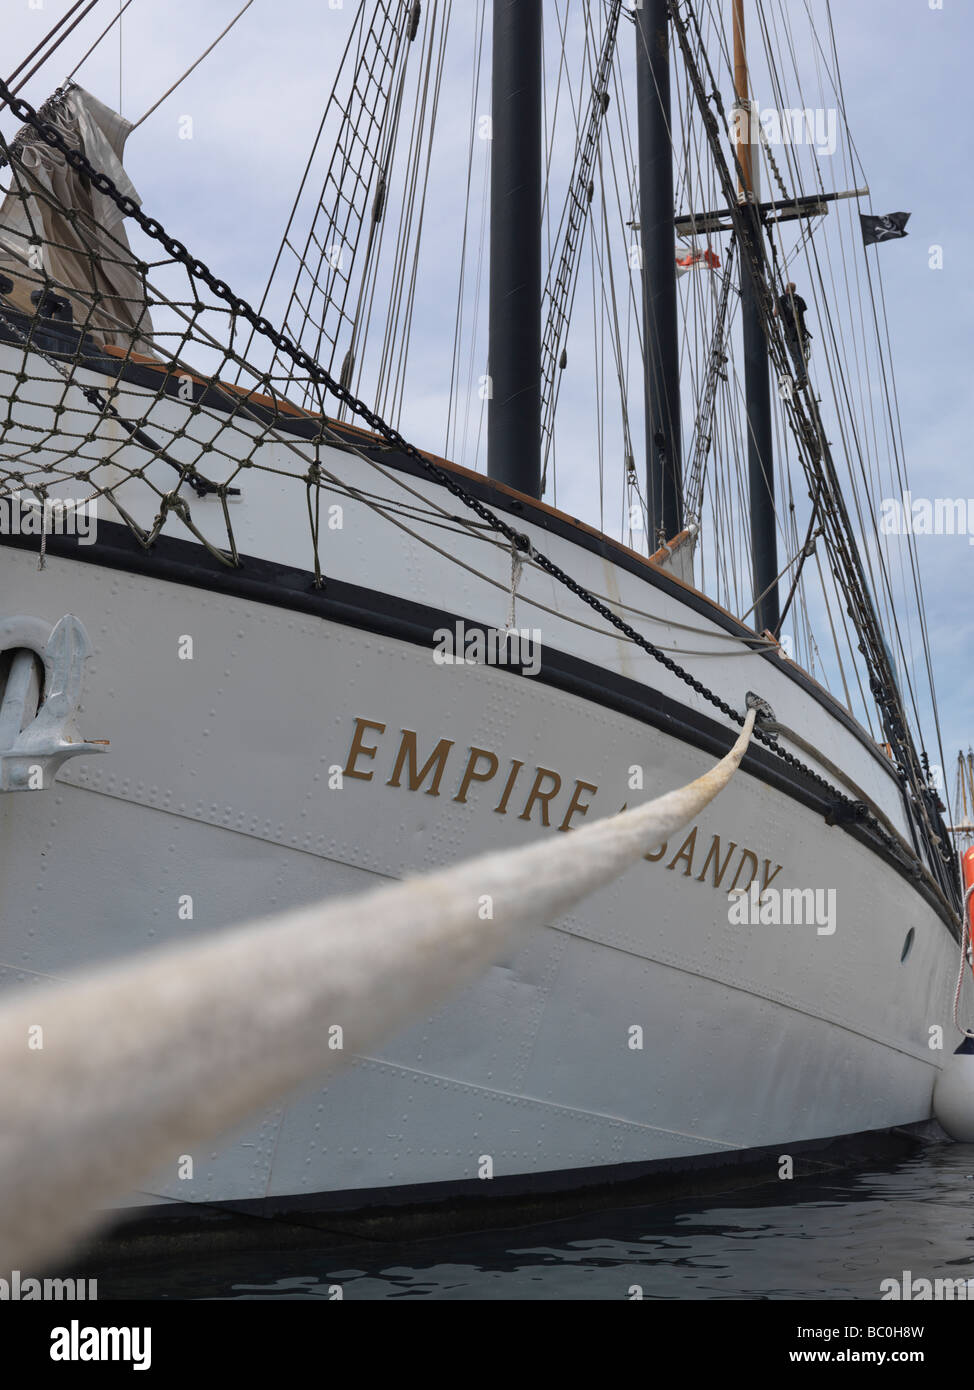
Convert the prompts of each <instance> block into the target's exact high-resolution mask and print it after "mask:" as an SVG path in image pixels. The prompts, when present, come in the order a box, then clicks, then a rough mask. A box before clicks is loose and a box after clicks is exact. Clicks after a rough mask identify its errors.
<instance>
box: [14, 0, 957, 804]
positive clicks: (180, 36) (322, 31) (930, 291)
mask: <svg viewBox="0 0 974 1390" xmlns="http://www.w3.org/2000/svg"><path fill="white" fill-rule="evenodd" d="M440 2H441V3H446V0H440ZM119 3H121V0H100V3H99V4H98V5H97V6H96V7H95V11H94V12H93V13H92V15H91V16H90V17H88V18H86V19H85V20H84V21H83V23H82V24H81V25H80V26H79V27H78V29H77V30H75V32H74V33H73V34H72V35H71V36H70V37H69V38H68V39H67V40H66V42H65V43H64V45H63V47H62V48H61V49H60V50H59V52H58V53H57V55H55V57H54V58H53V60H52V61H51V63H50V64H49V65H48V66H47V67H46V68H45V69H44V70H42V72H41V73H39V74H38V75H37V76H36V77H35V78H33V79H32V80H31V81H30V82H28V84H27V85H26V87H25V88H24V91H23V92H22V94H21V95H23V96H25V97H26V98H27V99H28V100H30V101H31V102H32V103H33V104H35V105H37V104H39V103H40V102H41V101H42V100H43V99H44V97H45V96H47V95H49V93H50V91H51V90H52V89H53V87H54V86H55V85H56V84H57V83H58V82H59V81H60V80H61V79H62V78H63V77H64V76H65V75H66V74H67V73H68V72H70V71H71V69H72V68H73V67H74V65H75V63H77V61H78V60H79V59H80V58H81V57H82V55H83V54H84V52H85V50H86V49H87V48H88V46H89V45H90V44H91V43H92V42H93V41H94V39H95V38H96V37H97V35H98V33H99V32H100V31H101V29H102V28H103V27H104V26H105V25H106V24H107V23H108V22H109V20H110V19H111V18H112V16H113V14H114V13H115V12H116V11H117V9H118V6H119ZM242 3H243V0H207V4H206V5H205V6H204V5H201V4H200V3H199V0H132V3H131V4H130V6H129V8H128V10H127V11H126V13H125V15H124V17H123V19H122V21H121V24H120V26H116V29H115V30H114V31H113V32H112V34H111V35H110V36H109V37H108V38H106V39H105V40H104V42H103V43H102V44H101V45H100V46H99V47H98V48H97V49H96V51H95V52H94V53H93V54H92V56H91V57H90V58H88V59H87V61H86V62H85V63H84V65H83V67H82V68H81V70H80V71H79V73H78V75H77V77H78V80H79V81H80V82H81V83H82V84H83V85H84V86H86V87H87V88H88V89H89V90H90V91H92V92H93V93H94V94H95V95H97V96H98V97H99V98H100V99H101V100H103V101H105V102H106V103H108V104H109V105H112V106H114V107H116V109H120V110H121V111H122V113H123V114H124V115H125V116H127V117H128V118H129V119H130V120H133V121H136V120H138V119H139V118H140V117H141V116H142V115H143V113H144V112H145V111H147V110H148V108H149V107H151V106H152V105H153V104H154V103H155V101H156V100H157V99H158V98H159V97H160V96H161V95H162V94H163V92H165V90H166V89H167V88H168V87H169V86H170V85H171V84H172V83H173V82H174V81H175V80H176V79H177V78H178V77H179V76H180V75H181V74H182V73H183V72H184V71H185V69H186V68H187V67H188V66H189V65H190V63H192V62H193V61H194V60H195V59H196V58H197V57H198V56H199V55H200V53H201V52H202V51H203V49H205V48H206V46H207V45H208V44H209V43H210V42H211V41H212V40H213V39H214V38H216V36H217V35H218V34H219V33H220V31H221V30H222V29H223V28H224V26H225V25H226V24H227V23H229V21H230V20H231V19H232V17H233V16H234V14H236V12H237V11H238V10H239V9H240V7H241V4H242ZM426 3H427V6H428V5H429V4H431V3H433V0H426ZM453 3H454V10H455V13H456V15H457V17H458V23H460V21H461V20H462V21H463V22H465V23H466V31H469V34H470V37H469V39H468V38H463V37H461V39H460V40H459V41H458V46H457V47H456V48H454V49H453V50H451V66H450V69H449V71H448V72H447V74H446V77H445V80H444V89H443V97H442V103H443V111H444V114H445V116H446V119H445V120H443V121H441V123H440V125H441V128H442V137H440V136H439V135H438V139H439V140H440V143H439V144H438V146H437V159H436V162H435V167H434V169H433V172H432V176H431V192H430V203H431V206H434V207H435V208H436V209H437V216H435V217H432V216H431V217H430V218H429V219H428V222H427V226H426V229H425V230H424V257H425V259H424V263H423V264H424V273H423V276H421V279H420V286H419V291H418V295H417V303H416V310H415V316H414V326H413V339H414V342H413V346H412V347H411V358H410V366H411V376H410V389H409V393H408V400H407V404H406V406H405V408H404V411H403V416H402V423H403V426H404V429H405V431H406V433H407V435H408V437H411V438H412V439H413V440H414V442H415V443H417V444H418V445H419V446H420V447H424V448H427V449H429V450H431V451H432V452H435V453H443V452H445V451H446V439H445V437H444V424H443V421H444V420H445V416H446V399H447V394H448V391H449V372H450V359H451V350H452V336H453V313H454V309H455V301H454V299H453V298H451V297H450V296H449V295H448V294H446V293H445V292H444V291H443V290H442V287H441V285H440V284H439V282H438V280H437V271H438V267H440V266H444V267H449V268H452V267H454V266H455V262H456V248H457V243H458V236H459V228H460V224H461V223H462V216H463V185H464V181H465V179H466V176H467V144H468V132H469V112H470V110H471V104H472V103H471V96H470V82H471V77H470V73H471V67H472V61H471V60H472V55H473V41H472V32H473V24H472V22H471V20H472V16H473V12H474V9H475V0H453ZM568 3H569V13H570V15H572V17H573V18H577V5H576V7H575V11H574V12H573V11H572V8H571V7H572V5H573V4H574V3H575V0H568ZM754 3H755V0H748V14H749V15H751V16H752V18H751V19H749V21H748V22H749V23H752V22H754V20H753V14H754ZM808 3H809V4H813V6H814V8H815V11H816V13H817V14H820V15H821V14H824V7H823V4H822V0H808ZM353 4H354V0H344V5H343V4H341V3H339V2H338V0H253V3H252V5H251V7H250V9H249V10H248V12H247V13H246V14H245V15H244V16H243V18H242V19H241V20H240V22H239V24H238V25H237V26H236V27H235V28H234V29H233V30H232V31H231V32H230V33H229V34H228V35H227V36H226V38H224V39H223V40H222V41H221V43H220V44H219V46H218V47H217V48H216V49H215V51H214V52H213V53H212V54H210V55H209V57H207V58H206V59H205V60H204V62H203V63H202V64H201V66H200V67H199V68H198V69H197V70H196V72H194V73H193V74H192V75H191V76H190V77H189V78H188V79H187V80H186V81H185V82H184V83H183V84H182V85H181V86H180V87H179V89H178V91H177V92H176V93H174V94H173V95H172V96H171V97H169V98H168V99H167V100H166V101H165V102H164V103H163V104H162V105H161V106H160V107H159V109H158V110H157V111H156V112H154V113H153V115H152V116H150V117H149V119H148V120H147V121H146V122H145V124H144V125H141V126H140V127H139V129H138V130H137V131H135V132H134V133H133V135H132V136H131V137H130V141H129V145H128V149H127V152H126V167H127V169H128V172H129V174H130V176H131V177H132V179H133V181H134V183H135V185H136V187H137V189H138V190H139V192H140V194H141V196H142V199H143V206H144V208H145V210H146V211H147V212H149V213H150V214H151V215H154V216H156V217H158V218H159V219H160V220H161V221H162V222H163V223H164V224H165V225H166V227H167V228H168V229H169V230H170V231H171V232H172V234H173V235H176V236H177V237H179V238H180V239H181V240H183V241H185V242H186V243H187V244H188V245H189V247H190V248H191V250H192V251H193V253H194V254H195V255H196V256H198V257H199V258H200V259H202V260H203V261H205V262H206V263H207V264H208V265H210V266H211V267H212V268H213V269H214V270H215V271H217V273H218V274H220V275H221V276H222V277H223V278H224V279H226V280H227V281H228V282H229V283H230V284H231V285H232V286H233V287H234V288H235V289H236V290H237V291H238V292H239V293H240V294H242V295H243V296H244V297H246V298H249V299H251V300H252V301H253V300H256V299H259V297H260V294H261V292H262V290H263V287H264V284H265V282H266V279H267V275H268V272H269V269H270V264H271V261H272V259H273V256H274V253H275V251H276V249H277V245H278V242H279V239H280V235H281V232H282V230H283V226H284V222H285V219H286V217H287V213H288V210H289V208H290V204H291V200H292V198H293V196H294V192H295V189H296V187H297V184H298V181H299V179H300V177H301V173H302V170H303V168H304V163H305V160H306V158H307V155H308V151H309V149H310V145H311V141H312V139H313V137H314V132H315V129H316V127H317V124H318V121H319V119H320V115H321V110H322V106H323V102H324V99H325V97H326V95H327V92H328V89H329V87H330V82H331V77H332V74H333V72H334V69H335V67H336V66H337V63H338V59H339V57H340V53H341V49H342V46H343V44H344V41H345V38H346V36H347V33H348V29H349V23H350V19H351V14H352V9H353ZM787 5H788V8H789V13H790V14H793V15H794V16H795V19H796V28H797V27H798V25H797V21H799V20H801V19H802V18H803V15H804V10H805V5H806V0H787ZM69 7H70V0H3V26H4V40H5V43H4V67H5V69H6V71H8V72H9V71H10V70H11V69H12V68H13V67H14V66H16V64H17V63H18V62H19V61H20V58H21V57H22V56H25V55H26V54H27V52H29V51H30V49H32V48H33V47H34V45H35V44H36V43H37V42H38V41H39V40H40V38H41V37H42V36H43V34H45V33H46V32H47V31H48V30H49V29H50V27H51V26H52V24H53V23H54V22H55V20H56V19H57V18H58V17H59V16H60V15H62V14H63V13H65V12H66V10H67V9H68V8H69ZM724 7H725V8H726V9H727V10H729V0H724ZM550 8H551V7H550V0H549V6H548V13H550ZM560 8H561V10H564V5H561V6H560ZM468 12H469V13H468ZM832 18H833V22H834V26H835V37H836V44H837V48H838V52H839V54H840V58H841V63H842V75H843V82H844V90H845V102H846V111H847V116H848V120H849V126H850V129H851V131H852V134H853V137H854V140H855V145H856V149H857V151H858V155H859V157H860V159H861V162H862V165H863V167H864V169H865V171H866V175H867V177H868V182H869V186H870V190H871V206H872V208H873V209H874V210H876V211H878V212H892V211H899V210H903V211H909V212H910V213H911V220H910V223H909V228H908V230H909V236H908V237H907V238H906V239H905V240H902V241H898V242H894V243H891V244H888V245H886V246H883V247H880V248H878V250H871V251H869V252H867V253H866V254H867V255H869V256H872V257H874V258H876V260H878V259H879V258H881V269H882V276H883V285H884V294H885V304H886V311H887V314H888V319H889V331H890V339H891V344H892V357H893V362H894V365H895V372H896V388H897V393H898V404H899V413H900V418H901V422H902V428H903V438H904V453H905V458H906V462H907V468H908V472H909V476H910V480H911V486H912V491H913V493H914V494H915V495H919V496H924V497H929V498H938V497H939V498H965V499H966V498H967V497H970V499H971V500H970V523H969V524H970V529H971V532H972V534H974V469H972V448H971V439H972V426H974V420H972V412H974V405H972V400H974V393H972V389H971V368H972V364H974V332H972V322H974V290H972V267H974V245H972V240H974V194H972V187H971V179H970V168H971V163H972V154H974V151H972V148H971V146H972V139H974V137H972V134H971V120H970V109H969V96H970V88H971V64H972V56H974V0H942V3H939V0H837V2H836V3H834V4H833V11H832ZM624 27H625V26H624ZM488 29H489V25H488ZM119 31H120V33H121V42H120V43H119V38H118V35H119ZM466 31H464V32H466ZM621 42H623V43H631V38H630V35H629V32H627V33H625V34H623V35H622V39H621ZM484 82H485V85H484V87H483V88H482V91H481V95H480V99H479V103H477V102H475V103H473V105H474V106H477V107H478V109H480V108H482V109H484V110H487V109H489V102H488V100H487V88H486V79H484ZM758 95H759V96H761V95H762V94H761V93H760V92H759V93H758ZM187 116H189V117H191V122H192V125H191V131H192V138H181V137H185V133H186V121H185V118H186V117H187ZM0 128H2V129H3V131H4V133H5V134H6V135H8V136H9V135H10V134H12V133H13V131H14V129H15V128H16V121H14V120H12V118H11V117H10V114H9V113H8V112H4V113H2V114H0ZM483 153H484V152H482V151H479V150H478V151H477V152H476V154H478V155H483ZM559 159H561V163H560V162H559ZM563 165H564V168H565V169H567V167H568V166H567V163H565V161H564V159H563V158H562V157H561V156H559V158H558V159H556V160H555V164H554V166H553V168H554V170H555V174H556V175H557V173H558V172H559V170H560V169H561V168H562V166H563ZM482 168H483V164H482V163H480V164H475V170H474V173H475V178H477V177H479V175H480V172H481V170H482ZM836 181H837V182H838V181H840V176H839V175H838V174H837V179H836ZM932 248H940V251H939V254H938V253H937V252H936V251H935V250H934V249H932ZM859 254H861V252H859ZM876 260H874V262H873V265H874V266H875V265H876ZM444 283H445V281H444ZM473 302H474V300H473V298H471V299H470V301H469V305H470V310H471V312H472V306H473ZM484 313H485V307H484V303H483V302H482V301H481V304H480V314H481V322H483V316H484ZM816 341H817V342H820V338H817V340H816ZM575 353H576V348H575V347H574V346H573V348H572V356H573V357H574V356H575ZM576 360H577V358H576ZM585 408H586V407H585V406H584V402H583V400H582V398H581V397H579V398H578V399H577V400H575V401H573V400H571V399H566V402H565V405H564V407H560V409H559V427H560V428H561V425H562V415H564V425H565V429H566V434H567V437H568V445H567V446H566V448H565V449H564V450H562V448H561V445H559V449H560V453H559V465H558V476H559V489H560V490H559V495H558V504H559V505H560V506H562V507H563V508H564V509H565V510H568V511H570V512H572V513H573V514H574V515H578V516H581V517H584V518H585V519H587V520H591V521H595V522H598V519H599V498H598V492H597V484H596V483H595V481H594V478H593V466H592V457H591V446H590V445H589V444H587V443H586V444H585V445H584V446H583V445H582V444H581V443H580V444H579V445H578V447H577V449H573V447H572V434H573V433H574V432H577V434H578V437H579V440H583V439H587V438H588V437H590V435H591V426H592V422H591V421H590V420H587V419H584V418H582V417H583V413H584V410H585ZM471 418H472V425H471V431H470V437H469V438H468V439H467V447H466V450H461V449H459V448H458V449H456V450H454V451H452V452H453V455H454V457H458V456H459V457H460V458H461V459H462V461H464V462H467V463H470V462H472V459H471V456H470V449H471V448H472V447H473V446H474V444H475V435H476V419H477V411H476V409H474V410H473V411H472V413H471ZM640 454H641V448H640V446H639V445H638V443H637V448H636V457H637V460H640ZM480 466H483V456H482V454H481V456H480ZM620 476H621V474H620ZM878 502H879V499H877V505H878ZM606 530H608V531H609V532H610V533H615V534H619V524H618V523H617V522H616V521H615V520H614V519H613V516H612V515H611V514H609V513H607V514H606ZM969 541H970V537H968V536H967V535H966V534H965V535H933V536H919V537H917V547H918V553H919V559H920V566H921V574H922V579H923V585H924V591H925V598H926V610H927V617H928V620H929V625H930V636H931V647H932V653H933V660H934V666H935V673H936V678H937V692H938V700H939V706H940V713H941V721H942V725H943V730H944V751H945V754H946V763H947V766H946V768H945V775H946V779H947V788H948V790H949V791H952V789H953V777H954V772H953V758H954V755H955V753H956V750H957V749H958V748H960V747H963V748H965V749H966V748H967V746H968V744H970V743H974V615H972V612H971V608H972V605H971V602H970V600H969V597H968V590H969V586H970V584H971V580H972V579H974V545H971V544H970V543H969ZM931 755H932V757H933V760H934V761H935V762H936V761H939V759H938V758H937V756H936V755H935V753H934V750H933V747H932V740H931Z"/></svg>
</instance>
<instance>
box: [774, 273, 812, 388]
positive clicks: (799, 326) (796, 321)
mask: <svg viewBox="0 0 974 1390" xmlns="http://www.w3.org/2000/svg"><path fill="white" fill-rule="evenodd" d="M774 312H775V317H776V318H780V319H781V324H782V327H783V328H784V330H785V338H786V340H787V342H788V348H789V351H790V352H791V355H792V359H793V360H794V363H795V369H796V372H797V381H796V383H795V384H796V385H797V386H799V387H801V386H807V385H808V373H807V372H806V370H805V364H806V363H807V361H808V344H809V341H810V340H811V336H812V335H811V333H809V331H808V329H807V328H806V327H805V314H806V313H807V312H808V305H807V304H806V303H805V301H804V299H802V297H801V295H799V294H796V293H795V282H794V281H793V280H790V281H789V282H788V284H787V285H786V286H785V292H784V294H783V295H781V296H780V297H779V299H778V302H777V303H776V304H775V306H774Z"/></svg>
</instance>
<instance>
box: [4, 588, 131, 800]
mask: <svg viewBox="0 0 974 1390" xmlns="http://www.w3.org/2000/svg"><path fill="white" fill-rule="evenodd" d="M8 653H9V654H10V655H9V665H8V667H7V671H6V677H5V679H3V680H2V686H0V791H4V792H13V791H38V790H43V789H44V788H46V787H49V786H51V785H53V783H54V780H55V778H56V777H57V774H58V771H59V769H60V768H61V766H62V764H64V763H65V762H67V760H68V759H69V758H76V757H78V756H79V755H80V754H93V753H105V752H107V751H108V748H107V740H105V741H92V742H88V741H86V740H85V739H84V738H83V737H82V735H81V734H80V733H79V732H78V730H77V728H76V727H75V719H76V717H77V713H78V706H79V704H80V702H81V689H82V680H83V676H84V666H85V662H86V661H87V659H88V657H89V656H90V654H91V642H90V641H89V639H88V634H87V632H86V631H85V629H84V624H83V623H82V622H81V621H80V619H78V618H75V617H74V616H73V615H72V614H70V613H66V614H65V615H64V617H63V618H61V619H60V621H59V622H57V623H55V625H54V626H53V628H52V627H51V625H50V624H49V623H46V622H44V620H43V619H41V618H30V617H13V618H2V619H0V658H3V657H4V656H6V655H7V654H8ZM38 663H40V665H41V666H42V667H43V672H44V677H43V683H42V684H41V683H40V682H39V681H38Z"/></svg>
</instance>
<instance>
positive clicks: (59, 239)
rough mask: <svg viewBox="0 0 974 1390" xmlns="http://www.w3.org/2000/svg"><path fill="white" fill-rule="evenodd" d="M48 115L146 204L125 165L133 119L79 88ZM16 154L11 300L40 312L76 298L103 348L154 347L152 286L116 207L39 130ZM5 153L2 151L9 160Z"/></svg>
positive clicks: (1, 260) (10, 197)
mask: <svg viewBox="0 0 974 1390" xmlns="http://www.w3.org/2000/svg"><path fill="white" fill-rule="evenodd" d="M39 114H40V115H42V116H43V118H44V120H46V121H47V122H49V123H50V124H52V125H54V126H56V127H57V128H58V130H59V131H60V132H61V134H62V136H63V137H64V138H65V140H66V141H67V143H68V144H70V145H72V146H73V147H74V148H75V149H79V150H81V151H82V153H83V154H84V155H85V156H86V157H87V159H88V160H89V162H90V163H91V164H93V165H94V167H95V168H96V169H99V170H101V171H102V172H103V173H106V174H107V175H108V176H109V177H110V178H111V179H112V181H113V182H114V184H115V186H116V187H117V188H118V189H119V191H120V192H121V193H123V194H127V195H128V197H130V198H132V199H133V200H134V201H135V202H137V203H141V199H140V198H139V195H138V194H137V193H136V191H135V188H134V187H133V185H132V181H131V180H130V178H129V177H128V175H127V174H126V172H125V169H124V168H123V166H122V154H123V151H124V148H125V141H126V139H127V138H128V135H129V132H130V131H131V130H132V125H131V122H129V121H127V120H125V119H124V117H122V116H120V115H118V113H117V112H115V111H112V110H111V108H110V107H108V106H105V105H104V104H103V103H102V102H100V101H99V100H98V99H97V98H96V97H93V96H92V95H91V93H90V92H86V91H85V90H84V88H83V87H79V86H76V85H75V84H70V85H67V86H65V87H63V88H59V89H58V91H57V92H56V93H55V94H54V96H53V97H51V99H50V100H49V101H47V102H46V103H45V104H44V106H43V107H42V108H41V110H40V112H39ZM9 153H10V160H9V169H8V170H7V171H5V177H4V181H3V187H4V191H5V192H6V197H5V198H4V200H3V203H2V205H0V272H2V273H3V274H4V275H6V276H7V278H8V279H12V280H13V282H14V289H13V291H12V293H11V294H9V295H8V299H9V300H11V301H12V302H13V303H14V304H15V305H16V307H17V308H19V309H22V310H23V311H24V312H25V313H29V314H32V313H34V312H35V309H36V305H35V304H33V303H32V302H31V294H32V293H36V292H37V291H38V290H40V291H44V290H53V291H54V293H56V294H59V295H62V296H64V297H66V298H67V299H69V300H70V301H71V302H72V308H73V311H74V320H75V322H76V323H78V324H80V325H83V327H84V329H85V331H86V332H88V333H90V335H91V337H92V338H93V340H94V341H95V342H96V343H98V344H105V343H114V344H117V345H118V346H130V345H132V343H133V339H136V340H138V345H139V346H140V347H141V348H142V350H143V351H147V350H150V349H151V344H150V342H149V341H147V340H148V338H149V337H150V335H151V333H152V323H151V320H150V317H149V310H148V305H147V302H146V291H145V286H144V283H143V280H142V277H141V275H140V274H139V272H138V269H137V268H136V263H135V258H134V257H133V255H132V251H131V248H130V247H129V242H128V237H127V235H126V232H125V227H124V225H123V217H122V213H121V212H120V211H119V209H118V207H117V205H116V204H115V202H113V200H112V199H111V198H109V197H107V196H106V195H105V194H103V193H99V191H98V190H97V189H96V188H92V187H91V184H90V183H89V181H88V180H87V179H86V178H85V177H84V176H83V175H81V174H79V173H77V172H76V171H75V170H74V169H72V168H71V166H70V164H68V162H67V160H66V159H65V157H64V155H63V154H62V153H61V152H60V151H59V150H56V149H53V148H52V147H51V146H50V145H47V144H45V143H44V142H43V141H42V140H41V138H40V136H39V135H38V134H37V132H36V131H34V130H33V129H31V128H30V127H26V128H25V129H24V130H22V131H21V132H20V133H19V134H18V135H17V136H16V137H15V138H14V140H13V141H12V142H11V144H10V146H9ZM3 155H4V151H3V149H2V148H0V162H5V161H4V159H3ZM72 214H73V215H72Z"/></svg>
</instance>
